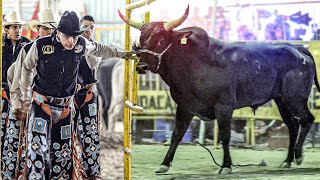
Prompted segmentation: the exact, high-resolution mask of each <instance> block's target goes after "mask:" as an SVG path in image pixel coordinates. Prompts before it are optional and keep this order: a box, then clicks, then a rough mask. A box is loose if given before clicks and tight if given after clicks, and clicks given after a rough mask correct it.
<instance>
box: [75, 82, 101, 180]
mask: <svg viewBox="0 0 320 180" xmlns="http://www.w3.org/2000/svg"><path fill="white" fill-rule="evenodd" d="M74 100H75V102H74V103H75V110H76V116H75V122H76V123H75V129H76V131H77V138H78V141H79V142H81V150H80V151H81V156H80V157H78V158H79V159H80V162H81V164H82V168H83V170H84V171H83V177H85V179H100V178H101V177H100V161H99V154H100V143H99V139H100V138H99V126H98V125H99V122H98V117H97V112H98V111H97V89H96V85H95V84H93V85H90V86H88V87H87V88H82V89H81V90H80V91H79V92H78V93H77V94H76V95H75V99H74ZM78 155H80V153H78Z"/></svg>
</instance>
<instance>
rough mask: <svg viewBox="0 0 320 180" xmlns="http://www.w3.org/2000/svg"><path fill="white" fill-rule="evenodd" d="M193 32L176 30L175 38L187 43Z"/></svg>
mask: <svg viewBox="0 0 320 180" xmlns="http://www.w3.org/2000/svg"><path fill="white" fill-rule="evenodd" d="M192 33H193V32H192V31H188V32H176V33H175V39H176V40H178V41H180V42H181V44H186V43H187V40H188V38H189V36H191V34H192Z"/></svg>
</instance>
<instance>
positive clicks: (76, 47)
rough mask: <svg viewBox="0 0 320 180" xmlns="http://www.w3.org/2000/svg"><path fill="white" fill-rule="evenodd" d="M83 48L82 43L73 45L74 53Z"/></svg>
mask: <svg viewBox="0 0 320 180" xmlns="http://www.w3.org/2000/svg"><path fill="white" fill-rule="evenodd" d="M82 50H83V46H82V45H77V46H75V47H74V52H75V53H80V52H81V51H82Z"/></svg>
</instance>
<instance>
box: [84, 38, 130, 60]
mask: <svg viewBox="0 0 320 180" xmlns="http://www.w3.org/2000/svg"><path fill="white" fill-rule="evenodd" d="M85 41H86V52H85V54H86V55H94V56H96V57H104V58H111V57H122V56H124V55H126V53H127V52H125V51H121V50H118V49H117V48H113V47H111V46H108V45H103V44H99V43H97V42H92V41H89V40H87V39H85Z"/></svg>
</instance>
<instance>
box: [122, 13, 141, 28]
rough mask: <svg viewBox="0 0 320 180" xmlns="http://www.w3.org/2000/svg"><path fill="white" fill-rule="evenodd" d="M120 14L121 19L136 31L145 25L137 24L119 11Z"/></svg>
mask: <svg viewBox="0 0 320 180" xmlns="http://www.w3.org/2000/svg"><path fill="white" fill-rule="evenodd" d="M118 13H119V16H120V18H121V19H122V20H123V21H124V22H125V23H127V24H128V25H129V26H132V27H134V28H136V29H139V30H140V28H141V27H142V26H143V23H140V22H135V21H133V20H131V19H128V18H126V17H125V16H124V15H122V14H121V12H120V11H119V10H118Z"/></svg>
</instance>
